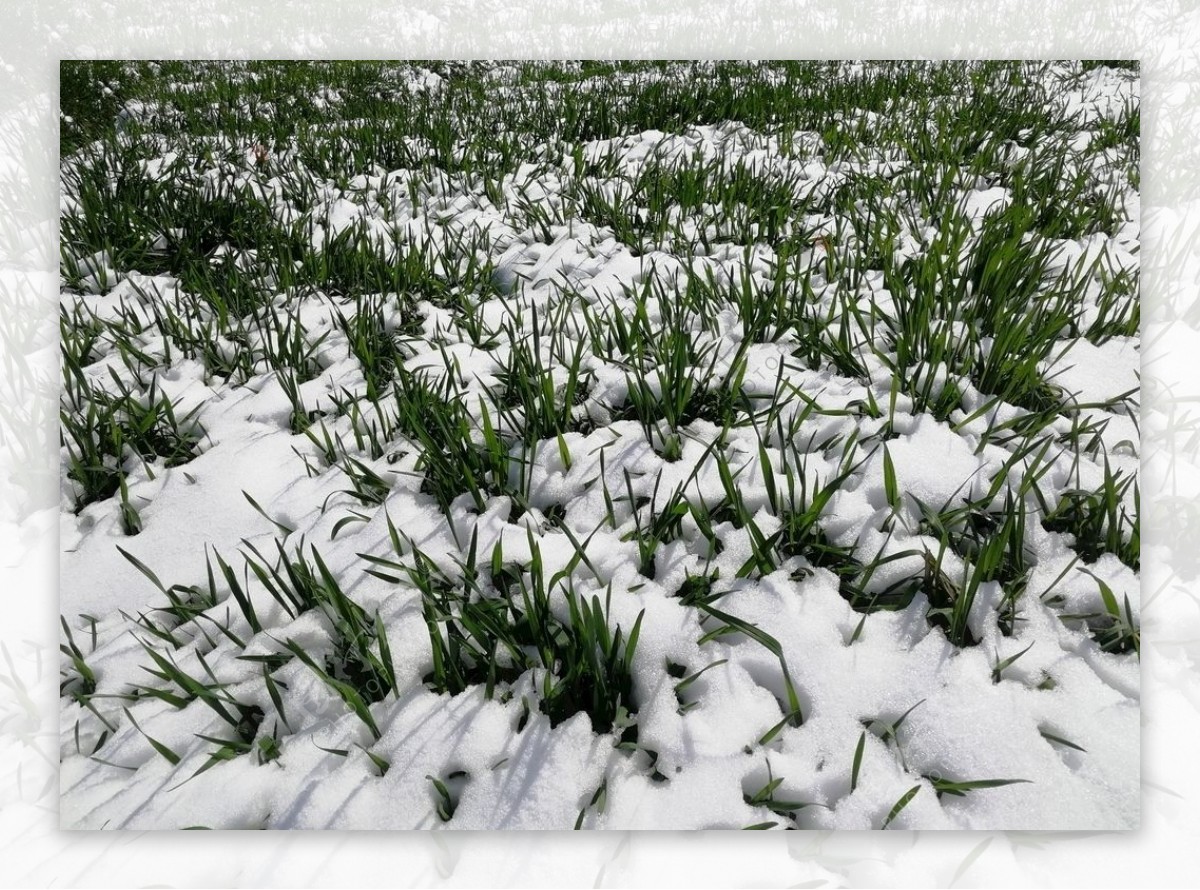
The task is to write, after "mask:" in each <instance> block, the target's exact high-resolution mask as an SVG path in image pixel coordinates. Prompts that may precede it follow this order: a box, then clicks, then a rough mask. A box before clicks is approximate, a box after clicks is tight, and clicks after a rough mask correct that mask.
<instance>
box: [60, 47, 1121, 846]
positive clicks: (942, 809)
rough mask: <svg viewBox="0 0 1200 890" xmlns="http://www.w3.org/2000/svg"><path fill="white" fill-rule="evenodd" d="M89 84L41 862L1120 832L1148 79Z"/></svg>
mask: <svg viewBox="0 0 1200 890" xmlns="http://www.w3.org/2000/svg"><path fill="white" fill-rule="evenodd" d="M106 76H109V75H106ZM117 77H118V78H119V79H121V80H123V81H124V83H123V84H113V83H111V82H110V83H109V84H108V85H107V86H106V87H105V89H108V90H110V91H111V95H110V97H109V98H112V96H115V95H117V94H121V101H120V103H114V105H115V106H116V107H119V109H120V110H119V113H117V115H116V119H115V120H114V121H112V122H111V124H108V125H106V128H105V129H104V131H103V132H102V133H100V134H96V133H90V134H88V138H86V139H85V138H82V137H78V136H77V131H76V130H75V129H74V128H73V127H72V126H71V125H72V124H74V123H75V122H74V121H67V122H65V123H64V134H68V135H70V136H72V137H73V138H75V140H76V141H75V143H74V144H71V145H69V146H67V149H68V150H65V151H64V156H63V162H62V170H63V196H62V246H63V290H62V302H61V306H62V315H61V318H62V336H63V387H64V388H63V394H62V417H63V449H62V463H61V467H62V521H61V546H62V576H61V586H62V595H61V611H62V614H63V637H62V639H63V653H64V657H63V668H62V670H63V683H62V720H61V747H60V753H61V758H62V768H61V783H62V784H61V788H62V807H61V813H62V823H63V826H64V827H70V828H135V829H147V828H189V827H207V828H439V827H445V828H464V829H488V828H549V829H563V828H567V829H569V828H572V827H579V828H745V827H755V828H824V829H829V828H848V829H869V828H875V829H879V828H890V829H914V828H920V829H930V828H970V829H985V828H986V829H1000V828H1028V829H1034V828H1054V829H1118V828H1133V827H1136V826H1137V824H1138V816H1139V811H1138V773H1139V769H1138V767H1139V742H1138V715H1139V709H1138V699H1139V664H1138V648H1139V637H1138V635H1139V625H1140V619H1139V583H1138V582H1139V576H1138V569H1139V561H1138V557H1139V540H1138V534H1139V522H1138V488H1137V482H1136V477H1137V470H1138V453H1139V433H1138V414H1137V407H1138V401H1137V398H1138V360H1139V358H1138V357H1139V341H1138V335H1137V330H1138V317H1139V316H1138V302H1137V301H1138V270H1139V260H1138V248H1139V222H1138V218H1139V199H1138V179H1137V171H1138V137H1139V133H1138V81H1137V76H1136V72H1134V71H1130V70H1127V69H1124V68H1108V67H1104V66H1081V65H1080V64H1079V63H1056V64H1040V63H1039V64H1024V65H1010V64H985V65H968V66H964V65H960V64H939V65H932V64H921V63H916V64H914V63H888V64H868V63H863V64H846V63H834V64H828V63H819V64H818V63H798V64H779V65H775V64H769V63H763V64H750V63H738V64H713V63H704V64H697V65H655V64H643V65H621V66H609V65H589V64H587V63H585V64H584V65H578V64H576V65H553V66H550V65H535V64H522V65H476V66H467V65H454V64H444V63H443V64H434V63H429V64H427V65H424V66H421V65H374V64H361V65H360V64H348V63H347V64H343V65H340V66H339V65H330V66H322V65H315V66H312V65H305V66H299V67H296V66H288V65H271V64H260V65H255V64H251V65H233V66H227V65H212V64H207V65H205V64H196V65H188V64H182V63H163V64H162V65H161V66H157V65H155V64H154V63H140V64H139V65H131V66H127V67H126V68H125V69H121V70H119V71H118V72H117ZM64 113H67V109H66V108H65V107H64ZM79 132H83V131H82V130H80V131H79ZM93 138H95V139H96V141H94V142H93V141H91V139H93Z"/></svg>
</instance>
